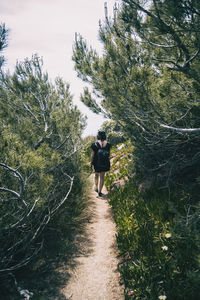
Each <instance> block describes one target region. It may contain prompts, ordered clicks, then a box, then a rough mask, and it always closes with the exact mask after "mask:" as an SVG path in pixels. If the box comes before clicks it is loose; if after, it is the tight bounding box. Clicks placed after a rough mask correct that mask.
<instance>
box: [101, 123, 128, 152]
mask: <svg viewBox="0 0 200 300" xmlns="http://www.w3.org/2000/svg"><path fill="white" fill-rule="evenodd" d="M100 129H101V130H104V131H105V133H106V137H107V140H108V141H109V142H110V143H111V145H112V146H114V145H117V144H119V143H122V142H124V141H125V138H124V134H123V132H122V130H121V128H120V126H119V125H118V124H117V122H116V121H111V120H110V121H104V122H103V124H102V125H101V128H100Z"/></svg>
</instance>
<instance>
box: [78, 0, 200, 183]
mask: <svg viewBox="0 0 200 300" xmlns="http://www.w3.org/2000/svg"><path fill="white" fill-rule="evenodd" d="M173 3H174V2H173V0H172V1H160V0H156V1H152V2H149V1H129V0H124V1H122V5H121V7H120V8H119V9H117V10H115V17H114V19H113V20H111V19H109V18H108V16H107V15H106V20H105V23H104V24H101V25H100V29H99V37H100V40H101V42H102V44H103V47H104V52H103V55H102V57H100V56H99V55H98V54H97V52H96V51H95V50H93V49H92V48H91V47H90V48H89V47H88V46H87V43H86V41H85V40H84V39H83V38H82V37H81V36H80V35H79V36H78V35H77V36H76V40H75V43H74V52H73V60H74V62H75V69H76V70H77V75H78V76H79V77H80V78H81V79H83V80H84V81H86V82H88V83H90V84H91V86H92V92H91V96H90V101H89V102H87V101H85V99H88V93H89V91H88V89H87V95H86V96H85V97H84V93H83V95H82V101H83V102H85V104H86V105H87V106H88V107H93V106H95V107H97V106H99V111H101V112H102V113H104V114H105V115H106V116H108V117H110V118H111V119H112V120H115V121H116V122H117V123H118V124H119V125H120V126H121V128H122V130H123V132H124V133H125V134H126V136H127V137H128V138H130V139H131V141H132V143H133V144H134V146H135V164H136V166H137V169H138V171H139V172H140V173H141V175H145V176H146V175H148V176H149V177H154V178H155V180H156V181H159V184H160V185H162V186H170V185H175V184H183V182H184V184H186V182H188V179H189V182H188V183H189V185H191V184H192V183H193V182H194V181H195V180H196V176H197V174H198V170H199V155H198V153H199V117H198V115H199V113H198V112H199V82H200V81H199V51H200V48H199V28H200V27H199V2H198V1H192V2H191V1H187V0H185V1H182V2H181V3H179V5H178V6H176V7H177V9H172V7H175V5H173ZM92 93H93V94H92ZM194 168H195V170H196V171H195V172H193V170H194ZM186 174H189V176H187V179H186V180H185V175H186Z"/></svg>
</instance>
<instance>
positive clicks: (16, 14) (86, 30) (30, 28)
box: [0, 0, 119, 135]
mask: <svg viewBox="0 0 200 300" xmlns="http://www.w3.org/2000/svg"><path fill="white" fill-rule="evenodd" d="M118 1H119V0H116V2H118ZM104 2H107V6H108V14H109V15H112V14H113V6H114V3H115V0H107V1H106V0H74V1H73V0H72V1H70V0H0V14H1V20H0V21H1V22H2V23H5V24H6V27H7V28H8V29H9V30H10V33H9V45H8V47H7V48H6V49H5V50H4V56H5V59H6V65H5V67H4V69H9V70H11V71H13V69H14V66H15V64H16V61H17V60H18V61H23V60H24V58H26V57H28V58H31V56H32V55H33V54H35V53H37V54H38V55H39V56H41V57H43V61H44V70H46V71H47V72H48V74H49V77H50V79H52V80H53V79H54V78H55V77H56V76H61V77H62V78H63V79H64V80H65V81H67V82H68V83H69V84H70V91H71V93H72V94H73V95H74V103H76V104H77V105H78V107H79V109H80V110H81V111H82V112H83V113H84V114H86V115H87V117H88V121H87V123H88V126H87V128H86V130H85V132H84V135H88V134H95V135H96V132H97V130H98V129H99V127H100V125H101V124H102V123H103V121H104V119H103V117H101V116H98V115H96V114H93V113H92V112H90V111H89V109H87V108H86V107H85V106H84V105H83V104H82V103H81V102H80V101H79V96H80V92H81V91H82V88H83V86H84V83H83V82H82V81H81V80H80V79H79V78H77V77H76V72H75V71H74V64H73V61H72V59H71V57H72V45H73V42H74V36H75V32H77V33H80V34H81V35H82V36H83V37H84V38H85V39H86V40H87V42H88V45H91V46H92V47H93V48H94V49H96V50H98V51H99V52H101V43H100V42H99V41H98V26H99V20H100V19H101V20H104Z"/></svg>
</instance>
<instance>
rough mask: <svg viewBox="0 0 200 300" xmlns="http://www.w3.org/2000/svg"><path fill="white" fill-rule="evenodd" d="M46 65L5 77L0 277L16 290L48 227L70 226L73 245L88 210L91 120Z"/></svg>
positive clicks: (20, 66) (37, 62) (0, 88)
mask: <svg viewBox="0 0 200 300" xmlns="http://www.w3.org/2000/svg"><path fill="white" fill-rule="evenodd" d="M4 31H5V30H4ZM4 31H3V29H2V30H1V32H0V34H1V38H2V41H3V39H4V36H5V32H4ZM5 44H6V40H5ZM0 46H1V45H0ZM2 48H3V46H2V47H1V49H2ZM42 66H43V61H42V59H41V58H40V57H38V56H37V55H33V57H32V59H30V60H29V59H25V60H24V62H18V63H17V65H16V68H15V71H14V73H13V74H10V73H9V72H7V73H5V72H3V71H1V78H0V125H1V132H0V136H1V144H0V178H1V180H0V207H1V213H0V228H1V229H0V241H1V249H0V257H1V259H0V276H1V278H3V279H4V281H3V282H4V283H5V281H6V278H7V279H8V277H9V278H10V280H8V282H10V281H11V282H12V285H13V287H15V286H16V279H15V277H14V276H15V275H16V274H17V273H16V272H17V271H18V270H20V269H23V268H24V267H25V266H26V265H28V264H30V262H31V261H32V260H33V259H34V261H35V259H38V258H39V257H40V256H39V252H40V251H41V250H42V249H44V247H45V248H46V247H47V245H48V240H50V238H49V234H48V232H49V230H50V229H49V228H54V229H53V230H58V232H59V230H62V228H65V232H66V233H67V232H68V233H67V234H66V236H65V240H66V243H69V240H70V230H71V229H72V228H73V226H75V225H76V226H77V223H78V222H79V221H80V220H81V216H80V215H81V213H82V212H83V209H84V206H85V204H84V203H83V202H82V194H83V182H84V180H85V179H83V177H82V173H81V160H80V155H79V149H80V148H81V146H82V140H81V134H82V130H83V128H84V126H85V117H83V115H82V114H81V112H80V111H79V110H78V108H77V107H76V106H75V105H74V104H73V102H72V96H71V94H70V91H69V84H67V83H65V82H64V81H63V80H62V79H61V78H57V79H56V80H55V82H54V83H51V82H50V81H49V80H48V74H47V73H45V72H44V71H43V69H42ZM66 200H67V201H66ZM63 212H64V214H63V215H62V213H63ZM56 213H57V216H56ZM58 216H59V217H58ZM63 218H66V219H65V220H64V219H63ZM47 225H48V226H47ZM57 237H58V235H57ZM60 238H61V235H60ZM61 244H62V243H61ZM60 247H61V245H60ZM58 249H60V248H58ZM13 278H14V279H13ZM16 288H17V286H16ZM1 289H4V286H1ZM18 292H19V291H18ZM13 299H14V296H13Z"/></svg>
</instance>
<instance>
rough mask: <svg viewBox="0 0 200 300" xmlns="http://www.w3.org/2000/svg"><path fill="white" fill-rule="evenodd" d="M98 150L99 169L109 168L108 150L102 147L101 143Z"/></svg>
mask: <svg viewBox="0 0 200 300" xmlns="http://www.w3.org/2000/svg"><path fill="white" fill-rule="evenodd" d="M96 145H97V147H98V150H97V166H98V167H106V168H107V167H108V165H109V151H108V150H106V148H104V147H101V146H100V144H99V143H96Z"/></svg>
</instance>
